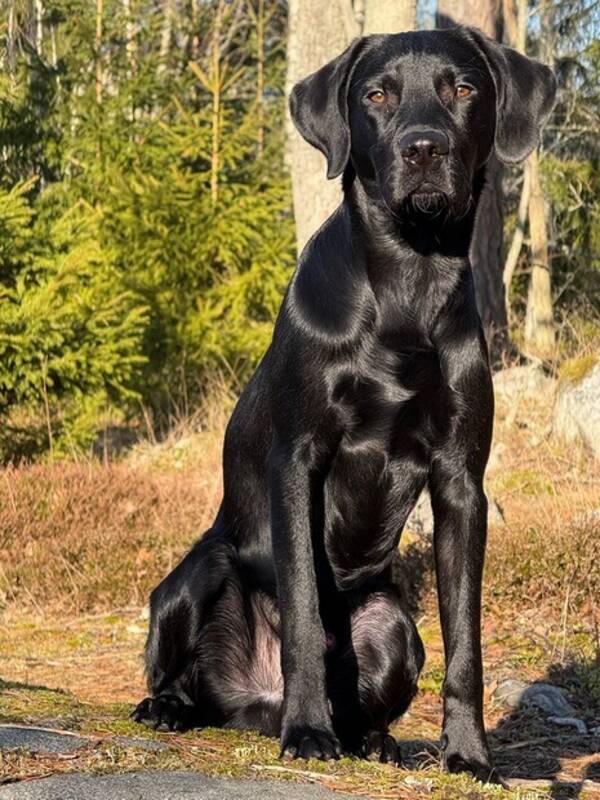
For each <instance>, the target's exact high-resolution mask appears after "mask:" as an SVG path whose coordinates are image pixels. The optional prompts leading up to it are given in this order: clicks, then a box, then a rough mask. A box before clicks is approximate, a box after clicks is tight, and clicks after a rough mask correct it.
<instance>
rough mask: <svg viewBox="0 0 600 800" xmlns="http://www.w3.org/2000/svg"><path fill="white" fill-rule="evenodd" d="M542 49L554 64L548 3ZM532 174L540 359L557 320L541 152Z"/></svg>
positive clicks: (531, 339) (529, 346)
mask: <svg viewBox="0 0 600 800" xmlns="http://www.w3.org/2000/svg"><path fill="white" fill-rule="evenodd" d="M540 17H541V52H540V54H539V57H540V58H541V60H542V61H544V62H545V63H546V64H548V65H549V66H553V64H552V62H553V53H554V36H555V30H554V26H553V24H552V11H551V8H550V5H549V3H548V2H547V0H546V2H543V3H542V4H541V6H540ZM528 168H529V172H530V175H531V196H530V198H529V235H530V237H531V280H530V283H529V291H528V292H527V310H526V313H525V349H526V352H527V353H528V354H531V355H534V356H537V357H539V358H551V357H552V356H553V355H554V347H555V340H554V319H553V316H552V281H551V277H550V268H551V262H550V257H549V253H548V235H547V231H546V224H547V208H546V199H545V197H544V192H543V189H542V185H541V181H540V170H539V158H538V151H537V150H535V151H534V152H533V153H532V154H531V155H530V156H529V158H528Z"/></svg>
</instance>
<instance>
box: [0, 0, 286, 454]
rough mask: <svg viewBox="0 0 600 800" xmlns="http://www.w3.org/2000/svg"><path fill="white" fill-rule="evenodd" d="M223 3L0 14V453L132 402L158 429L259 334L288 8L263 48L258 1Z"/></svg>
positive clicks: (279, 13) (272, 292) (81, 5)
mask: <svg viewBox="0 0 600 800" xmlns="http://www.w3.org/2000/svg"><path fill="white" fill-rule="evenodd" d="M220 6H221V11H222V13H221V15H220V17H219V19H217V18H218V15H217V14H216V7H217V3H216V1H215V2H208V3H200V4H193V8H192V5H189V6H188V5H187V4H182V5H181V7H179V6H177V7H176V11H175V14H174V16H172V17H168V16H167V15H166V14H165V8H166V6H164V8H163V7H162V6H161V11H160V13H157V10H156V5H155V4H154V3H153V2H152V1H151V0H131V2H130V3H128V4H125V3H123V2H122V0H104V13H103V16H102V19H101V25H100V28H98V26H97V22H98V20H97V18H96V14H97V6H96V4H95V3H87V2H84V0H44V2H43V3H42V8H43V10H44V16H43V18H42V19H41V20H39V19H38V18H37V17H36V11H35V8H34V7H33V6H31V5H29V6H28V5H27V4H21V3H19V2H11V3H9V4H8V5H7V6H6V7H5V11H4V12H2V13H3V15H4V16H3V18H2V20H0V22H2V24H3V26H2V28H0V30H2V31H3V35H4V36H5V42H4V45H5V47H4V65H5V70H4V74H3V76H2V78H1V80H0V143H1V144H2V148H1V151H0V161H1V163H2V170H1V172H0V187H3V188H2V189H1V190H0V300H1V302H0V414H2V416H3V418H4V420H5V421H6V423H7V424H6V425H4V426H3V428H2V434H0V460H6V459H7V458H13V457H16V458H18V457H22V456H24V455H25V456H33V455H36V454H37V453H40V452H43V451H44V450H45V449H48V448H51V449H52V452H53V453H54V454H55V455H56V454H60V453H62V452H64V451H66V450H72V449H77V448H80V447H82V446H88V445H89V443H90V442H91V441H92V440H93V438H94V436H95V433H96V431H97V430H98V429H99V428H101V427H102V425H104V424H108V423H110V422H114V421H115V420H120V419H125V420H129V421H131V422H135V417H136V414H139V409H140V404H143V405H144V406H145V407H146V408H148V407H149V408H150V409H152V411H153V412H154V416H155V419H156V420H157V421H158V422H159V423H160V422H161V420H162V421H168V418H169V415H170V414H171V413H172V412H173V411H174V410H178V411H184V412H188V411H189V410H190V405H191V404H192V403H193V402H194V398H195V396H196V395H197V394H199V393H200V392H201V391H202V388H203V383H204V382H205V380H206V379H207V376H208V375H210V374H212V373H214V371H215V369H220V370H223V371H225V372H227V373H228V374H230V375H234V376H235V377H236V378H244V377H245V376H246V375H247V373H248V371H249V370H250V369H251V368H252V367H253V365H255V364H256V362H257V360H258V359H259V358H260V357H261V355H262V353H263V352H264V350H265V348H266V346H267V344H268V340H269V336H270V331H271V327H272V323H273V320H274V317H275V314H276V312H277V309H278V306H279V302H280V299H281V294H282V291H283V288H284V286H285V283H286V281H287V279H288V276H289V270H290V268H291V265H292V263H293V255H294V233H293V224H292V217H291V212H290V191H289V186H288V182H287V178H284V177H282V175H284V170H283V169H282V157H283V156H282V154H283V129H284V118H283V114H284V104H283V90H282V89H283V81H284V41H285V37H284V33H285V8H284V6H283V4H281V3H280V2H278V0H271V2H269V1H268V0H267V2H266V3H265V9H264V11H265V18H264V23H265V24H264V39H263V41H262V42H261V41H259V39H258V33H257V31H258V27H257V25H258V22H257V14H258V13H260V8H259V7H258V6H257V5H256V4H252V3H248V4H241V3H240V2H234V3H221V4H220ZM255 6H256V7H255ZM36 7H37V6H36ZM98 37H100V38H98ZM205 43H208V46H205ZM259 60H260V61H261V64H262V70H261V75H263V76H264V78H262V77H261V81H264V82H263V83H259V82H258V81H259V79H258V74H259V71H258V62H259Z"/></svg>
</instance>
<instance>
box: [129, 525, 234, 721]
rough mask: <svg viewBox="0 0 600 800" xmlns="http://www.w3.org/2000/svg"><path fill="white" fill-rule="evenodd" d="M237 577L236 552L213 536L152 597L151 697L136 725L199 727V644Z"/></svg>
mask: <svg viewBox="0 0 600 800" xmlns="http://www.w3.org/2000/svg"><path fill="white" fill-rule="evenodd" d="M235 572H236V554H235V550H234V548H233V547H232V546H231V545H230V544H229V543H228V542H227V541H225V540H223V539H222V538H220V537H219V536H217V535H214V533H213V532H212V531H209V532H208V533H207V534H206V535H205V537H204V538H203V539H202V540H201V541H200V542H198V543H197V544H196V545H195V546H194V547H193V548H192V550H191V551H190V552H189V553H188V554H187V555H186V556H185V558H184V559H183V560H182V561H181V563H180V564H179V565H178V566H177V567H176V568H175V569H174V570H173V571H172V572H171V573H170V574H169V575H168V576H167V577H166V578H165V579H164V580H163V581H162V583H160V584H159V586H157V588H156V589H155V590H154V591H153V592H152V594H151V596H150V631H149V634H148V640H147V642H146V658H145V660H146V675H147V680H148V689H149V692H150V696H149V697H147V698H145V699H144V700H142V702H141V703H140V704H139V705H138V706H137V708H136V709H135V711H134V712H133V714H132V718H133V719H134V720H136V721H137V722H141V723H143V724H145V725H147V726H149V727H153V728H158V729H168V730H185V729H186V728H189V727H192V726H194V725H196V724H199V716H200V712H201V711H202V709H200V708H199V707H198V701H199V696H200V693H201V685H200V683H201V675H200V674H199V663H198V657H197V646H198V641H199V639H200V634H201V630H202V626H203V624H204V621H205V618H206V615H207V613H208V611H209V609H210V607H211V606H212V605H213V604H214V602H215V600H216V598H218V596H219V595H220V594H221V593H222V591H223V587H224V584H225V582H226V581H227V580H228V578H230V577H231V575H233V574H235Z"/></svg>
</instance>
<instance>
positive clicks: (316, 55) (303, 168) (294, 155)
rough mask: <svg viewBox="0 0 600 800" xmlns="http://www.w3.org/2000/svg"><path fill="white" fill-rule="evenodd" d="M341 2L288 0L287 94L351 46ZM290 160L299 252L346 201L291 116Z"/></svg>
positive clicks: (323, 163)
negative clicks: (342, 201)
mask: <svg viewBox="0 0 600 800" xmlns="http://www.w3.org/2000/svg"><path fill="white" fill-rule="evenodd" d="M344 22H345V20H344V14H342V13H341V9H340V7H339V0H331V2H328V3H322V2H320V0H289V3H288V26H289V28H288V30H289V33H288V60H287V75H286V96H287V97H289V94H290V91H291V89H292V87H293V86H294V84H295V83H296V82H297V81H299V80H300V79H301V78H304V77H306V76H307V75H309V74H310V73H311V72H315V70H317V69H319V67H322V66H323V64H325V63H327V61H330V60H331V59H332V58H335V56H337V55H339V53H341V52H342V50H344V49H345V47H346V46H347V45H348V43H349V38H348V36H347V34H346V25H345V24H344ZM287 128H288V130H287V134H288V144H287V158H288V162H289V163H288V166H289V169H290V172H291V175H292V191H293V200H294V215H295V219H296V237H297V244H298V251H301V250H302V248H303V247H304V245H305V244H306V242H307V241H308V239H309V238H310V237H311V236H312V234H313V233H314V232H315V231H316V230H317V229H318V228H319V226H320V225H321V224H322V223H323V221H324V220H325V219H327V217H328V216H329V215H330V214H331V213H332V212H333V211H334V210H335V209H336V208H337V206H338V205H339V203H340V201H341V198H342V190H341V179H339V178H336V179H335V180H332V181H328V180H327V178H326V172H327V166H326V162H325V157H324V156H323V155H322V154H321V153H319V152H318V151H317V150H315V148H314V147H311V145H309V144H308V143H307V142H305V141H304V139H303V138H302V137H301V136H300V134H299V133H298V131H297V130H296V129H295V128H294V125H293V123H292V121H291V118H290V116H289V113H288V117H287Z"/></svg>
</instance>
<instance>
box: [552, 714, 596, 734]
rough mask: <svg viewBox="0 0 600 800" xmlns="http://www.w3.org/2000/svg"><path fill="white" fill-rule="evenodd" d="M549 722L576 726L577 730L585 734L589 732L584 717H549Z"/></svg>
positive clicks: (568, 726) (569, 726)
mask: <svg viewBox="0 0 600 800" xmlns="http://www.w3.org/2000/svg"><path fill="white" fill-rule="evenodd" d="M548 722H552V723H553V724H554V725H561V726H564V727H567V728H576V729H577V732H578V733H581V734H582V735H583V736H585V735H586V734H587V732H588V729H587V726H586V724H585V722H584V721H583V720H582V719H577V717H548Z"/></svg>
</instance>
